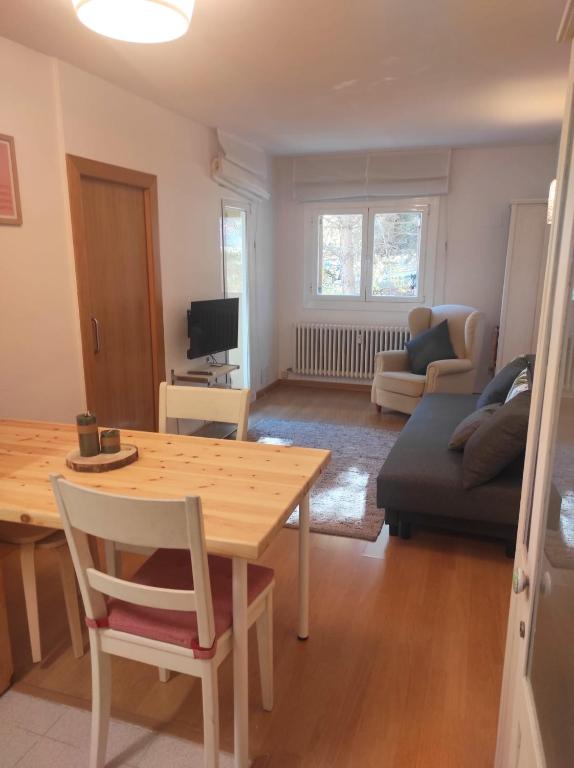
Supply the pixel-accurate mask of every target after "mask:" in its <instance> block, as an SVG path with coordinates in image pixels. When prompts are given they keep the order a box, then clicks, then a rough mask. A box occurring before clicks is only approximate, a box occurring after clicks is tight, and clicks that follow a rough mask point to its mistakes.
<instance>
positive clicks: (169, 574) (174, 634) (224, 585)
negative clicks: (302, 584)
mask: <svg viewBox="0 0 574 768" xmlns="http://www.w3.org/2000/svg"><path fill="white" fill-rule="evenodd" d="M208 560H209V574H210V579H211V593H212V599H213V614H214V618H215V642H214V644H213V646H212V647H211V648H202V647H201V646H200V644H199V634H198V629H197V615H196V613H195V612H194V611H172V610H166V609H163V608H148V607H146V606H141V605H133V604H132V603H126V602H124V601H123V600H116V599H110V600H109V602H108V618H107V622H106V625H107V626H108V627H110V629H116V630H118V631H119V632H129V633H130V634H131V635H139V636H141V637H149V638H150V639H152V640H160V641H161V642H163V643H172V644H173V645H179V646H181V647H183V648H190V649H192V650H193V651H194V656H195V657H196V658H199V659H209V658H212V657H213V656H214V655H215V651H216V648H217V638H218V637H221V635H223V634H224V633H225V632H227V630H228V629H229V628H230V627H231V626H232V624H233V602H232V577H231V560H230V559H229V558H227V557H217V556H215V555H209V558H208ZM273 575H274V574H273V571H272V570H271V569H270V568H264V567H263V566H261V565H249V566H248V569H247V601H248V603H249V604H251V603H252V602H253V601H254V600H255V599H256V598H257V597H258V596H259V595H260V594H261V592H263V590H264V589H265V588H266V587H268V586H269V584H271V582H272V581H273ZM130 581H133V582H136V583H137V584H146V585H147V586H153V587H164V588H167V589H193V576H192V573H191V561H190V555H189V551H187V550H183V549H160V550H158V551H157V552H155V553H154V554H153V555H152V556H151V557H149V558H148V559H147V560H146V562H145V563H144V564H143V565H142V567H141V568H140V569H139V570H138V571H137V572H136V573H135V575H134V576H133V577H132V578H131V579H130Z"/></svg>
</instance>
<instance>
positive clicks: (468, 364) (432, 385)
mask: <svg viewBox="0 0 574 768" xmlns="http://www.w3.org/2000/svg"><path fill="white" fill-rule="evenodd" d="M473 369H474V365H473V363H472V360H467V359H466V358H462V359H461V358H458V359H456V360H435V361H434V363H430V364H429V365H428V367H427V383H426V387H425V391H426V392H436V390H437V386H438V380H439V378H442V377H443V376H456V375H458V374H461V373H469V372H470V371H472V370H473Z"/></svg>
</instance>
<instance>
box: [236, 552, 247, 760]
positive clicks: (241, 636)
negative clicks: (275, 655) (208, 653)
mask: <svg viewBox="0 0 574 768" xmlns="http://www.w3.org/2000/svg"><path fill="white" fill-rule="evenodd" d="M232 567H233V701H234V728H235V762H234V768H247V766H248V765H249V688H248V680H249V678H248V664H247V562H246V561H245V560H242V559H241V558H238V557H234V558H233V566H232Z"/></svg>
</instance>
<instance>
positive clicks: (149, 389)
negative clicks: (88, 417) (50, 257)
mask: <svg viewBox="0 0 574 768" xmlns="http://www.w3.org/2000/svg"><path fill="white" fill-rule="evenodd" d="M68 178H69V187H70V203H71V212H72V229H73V235H74V251H75V256H76V278H77V284H78V299H79V306H80V324H81V331H82V348H83V358H84V373H85V379H86V398H87V405H88V408H89V410H90V411H92V412H93V413H95V414H96V416H97V418H98V423H99V424H100V425H102V426H108V427H120V428H132V429H143V430H150V431H151V430H155V429H157V397H158V390H159V384H160V381H163V380H164V378H165V362H164V350H163V321H162V304H161V284H160V273H159V253H158V248H157V196H156V177H155V176H151V175H149V174H144V173H139V172H137V171H131V170H127V169H124V168H119V167H117V166H112V165H107V164H104V163H97V162H95V161H92V160H85V159H83V158H78V157H74V156H68Z"/></svg>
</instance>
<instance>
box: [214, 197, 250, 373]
mask: <svg viewBox="0 0 574 768" xmlns="http://www.w3.org/2000/svg"><path fill="white" fill-rule="evenodd" d="M250 214H251V207H250V204H249V203H238V202H228V201H225V200H224V201H223V202H222V205H221V238H222V240H221V241H222V252H223V288H224V295H225V298H226V299H230V298H238V299H239V333H238V342H239V343H238V346H237V348H236V349H231V350H229V352H228V353H227V360H228V362H229V363H231V364H233V365H238V366H239V370H237V371H234V372H233V373H232V374H231V385H232V386H233V387H249V386H250V343H249V336H250V323H249V271H250V270H249V262H250V258H249V251H250V249H249V243H250Z"/></svg>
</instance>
